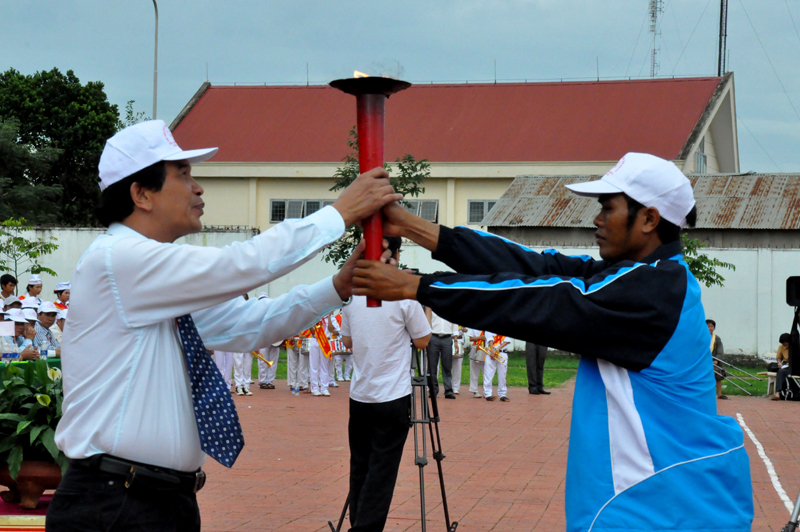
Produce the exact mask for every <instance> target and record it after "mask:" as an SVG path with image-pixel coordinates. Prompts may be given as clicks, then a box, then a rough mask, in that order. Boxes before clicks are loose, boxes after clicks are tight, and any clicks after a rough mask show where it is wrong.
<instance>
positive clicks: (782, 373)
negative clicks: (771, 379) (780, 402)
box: [775, 364, 789, 393]
mask: <svg viewBox="0 0 800 532" xmlns="http://www.w3.org/2000/svg"><path fill="white" fill-rule="evenodd" d="M788 381H789V365H788V364H787V365H785V366H783V367H782V368H781V369H779V370H778V375H777V376H776V378H775V392H776V393H781V391H783V390H786V389H787V388H788V384H789V382H788Z"/></svg>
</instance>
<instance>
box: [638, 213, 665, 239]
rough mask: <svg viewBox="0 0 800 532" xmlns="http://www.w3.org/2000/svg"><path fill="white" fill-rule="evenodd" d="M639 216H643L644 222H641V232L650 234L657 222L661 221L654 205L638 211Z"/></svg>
mask: <svg viewBox="0 0 800 532" xmlns="http://www.w3.org/2000/svg"><path fill="white" fill-rule="evenodd" d="M639 216H644V223H643V224H642V232H643V233H644V234H650V233H652V232H654V231H655V230H656V227H658V224H659V222H661V213H659V212H658V209H656V208H655V207H646V208H644V209H642V210H641V211H639Z"/></svg>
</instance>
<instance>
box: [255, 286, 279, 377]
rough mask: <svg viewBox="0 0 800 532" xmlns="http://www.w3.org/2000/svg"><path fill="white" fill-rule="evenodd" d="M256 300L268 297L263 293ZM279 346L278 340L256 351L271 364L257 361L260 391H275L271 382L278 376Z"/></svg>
mask: <svg viewBox="0 0 800 532" xmlns="http://www.w3.org/2000/svg"><path fill="white" fill-rule="evenodd" d="M258 299H259V301H261V300H262V299H269V297H268V296H267V294H266V293H265V292H261V293H260V294H258ZM281 344H283V342H282V341H280V340H279V341H277V342H275V343H273V344H272V345H268V346H267V347H262V348H261V349H259V350H258V351H259V352H260V353H261V356H263V357H264V358H265V359H266V360H268V361H270V362H272V365H271V366H270V365H269V364H267V363H266V362H264V361H263V360H261V359H260V358H259V359H258V387H259V388H261V389H262V390H274V389H275V385H274V384H272V381H274V380H275V376H276V375H277V374H278V359H279V358H280V356H281Z"/></svg>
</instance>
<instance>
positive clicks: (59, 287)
mask: <svg viewBox="0 0 800 532" xmlns="http://www.w3.org/2000/svg"><path fill="white" fill-rule="evenodd" d="M70 286H72V285H71V284H70V282H69V281H67V282H66V283H58V284H57V285H56V288H55V290H53V292H61V291H63V290H69V289H70Z"/></svg>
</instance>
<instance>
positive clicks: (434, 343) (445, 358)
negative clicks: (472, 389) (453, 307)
mask: <svg viewBox="0 0 800 532" xmlns="http://www.w3.org/2000/svg"><path fill="white" fill-rule="evenodd" d="M431 330H432V331H433V336H432V337H431V342H430V343H429V344H428V367H429V368H430V370H431V381H432V382H431V389H432V390H433V393H434V394H437V395H438V394H439V378H438V371H437V370H436V368H438V367H439V362H440V361H441V365H442V384H443V385H444V397H445V399H455V398H456V396H455V393H453V338H455V337H456V336H458V326H457V325H455V324H454V323H450V322H449V321H447V320H445V319H443V318H441V317H439V316H437V315H436V313H435V312H433V311H431Z"/></svg>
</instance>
